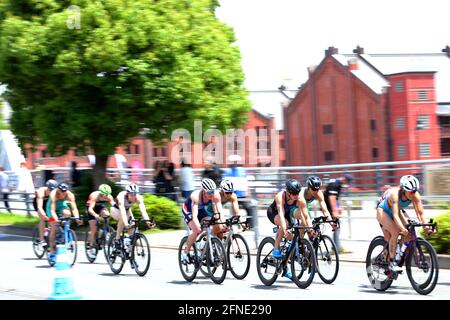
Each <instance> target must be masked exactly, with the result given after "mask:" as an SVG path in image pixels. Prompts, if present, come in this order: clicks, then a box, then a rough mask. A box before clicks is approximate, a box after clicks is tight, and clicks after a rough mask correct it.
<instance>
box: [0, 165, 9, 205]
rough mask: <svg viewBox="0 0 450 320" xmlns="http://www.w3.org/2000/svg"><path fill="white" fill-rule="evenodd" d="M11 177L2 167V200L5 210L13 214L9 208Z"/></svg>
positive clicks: (0, 188)
mask: <svg viewBox="0 0 450 320" xmlns="http://www.w3.org/2000/svg"><path fill="white" fill-rule="evenodd" d="M8 181H9V177H8V175H7V174H6V173H5V169H4V168H3V167H2V166H0V200H3V202H4V203H5V208H6V210H8V212H9V213H11V209H10V208H9V202H8V193H9V186H8Z"/></svg>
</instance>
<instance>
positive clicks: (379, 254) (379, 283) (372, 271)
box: [366, 236, 393, 291]
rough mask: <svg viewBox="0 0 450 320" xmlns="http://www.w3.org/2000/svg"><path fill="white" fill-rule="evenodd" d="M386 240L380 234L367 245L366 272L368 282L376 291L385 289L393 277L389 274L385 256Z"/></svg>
mask: <svg viewBox="0 0 450 320" xmlns="http://www.w3.org/2000/svg"><path fill="white" fill-rule="evenodd" d="M385 246H386V241H385V240H384V238H383V237H382V236H379V237H376V238H375V239H373V240H372V242H371V243H370V245H369V250H368V251H367V256H366V273H367V277H368V278H369V281H370V284H371V285H372V287H374V288H375V289H376V290H378V291H385V290H387V289H388V288H389V287H390V286H391V284H392V281H393V279H391V278H390V276H389V274H390V273H389V268H388V266H389V262H388V261H387V260H386V258H385V256H384V255H385V254H389V253H388V252H384V248H385Z"/></svg>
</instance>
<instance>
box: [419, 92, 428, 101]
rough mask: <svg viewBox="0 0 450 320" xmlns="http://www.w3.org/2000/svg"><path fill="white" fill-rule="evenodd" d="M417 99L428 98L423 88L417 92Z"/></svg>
mask: <svg viewBox="0 0 450 320" xmlns="http://www.w3.org/2000/svg"><path fill="white" fill-rule="evenodd" d="M417 99H419V100H428V94H427V92H426V91H425V90H419V91H418V92H417Z"/></svg>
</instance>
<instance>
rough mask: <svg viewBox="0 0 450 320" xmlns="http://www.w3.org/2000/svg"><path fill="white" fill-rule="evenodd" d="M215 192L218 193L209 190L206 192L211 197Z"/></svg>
mask: <svg viewBox="0 0 450 320" xmlns="http://www.w3.org/2000/svg"><path fill="white" fill-rule="evenodd" d="M214 192H216V190H208V191H206V193H207V194H209V195H213V194H214Z"/></svg>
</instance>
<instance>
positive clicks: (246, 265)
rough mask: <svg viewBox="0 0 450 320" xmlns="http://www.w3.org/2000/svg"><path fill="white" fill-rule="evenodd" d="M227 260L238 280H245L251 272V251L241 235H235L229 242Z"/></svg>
mask: <svg viewBox="0 0 450 320" xmlns="http://www.w3.org/2000/svg"><path fill="white" fill-rule="evenodd" d="M227 243H228V244H227V260H228V264H229V266H230V272H231V274H232V275H233V276H234V277H235V278H236V279H238V280H242V279H244V278H245V277H246V276H247V274H248V271H249V270H250V249H249V248H248V244H247V241H245V239H244V237H243V236H241V235H240V234H233V236H232V238H231V239H230V241H228V242H227Z"/></svg>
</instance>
